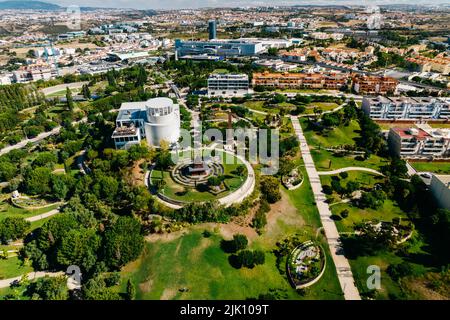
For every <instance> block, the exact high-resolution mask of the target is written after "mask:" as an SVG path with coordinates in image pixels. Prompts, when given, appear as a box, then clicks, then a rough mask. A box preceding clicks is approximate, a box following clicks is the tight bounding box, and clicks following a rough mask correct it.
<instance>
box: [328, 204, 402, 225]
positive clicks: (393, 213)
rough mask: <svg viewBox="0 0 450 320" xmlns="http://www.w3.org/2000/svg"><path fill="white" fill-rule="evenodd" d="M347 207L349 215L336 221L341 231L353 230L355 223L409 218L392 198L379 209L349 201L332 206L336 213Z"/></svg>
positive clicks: (332, 210) (333, 211)
mask: <svg viewBox="0 0 450 320" xmlns="http://www.w3.org/2000/svg"><path fill="white" fill-rule="evenodd" d="M344 209H347V210H348V211H349V214H348V217H347V218H345V219H342V220H339V221H336V227H337V228H338V231H339V232H353V226H354V224H355V223H360V222H366V221H375V220H376V221H392V219H393V218H399V217H400V218H402V219H407V216H406V213H405V212H403V211H402V210H401V209H400V208H399V207H398V205H397V204H395V203H394V202H393V201H392V200H386V201H385V202H384V204H383V206H382V207H381V208H379V209H376V210H374V209H370V208H365V209H360V208H358V207H355V206H353V205H351V204H349V203H340V204H336V205H333V206H331V212H332V213H333V214H335V215H339V213H340V212H341V211H342V210H344Z"/></svg>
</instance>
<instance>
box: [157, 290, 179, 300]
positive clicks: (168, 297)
mask: <svg viewBox="0 0 450 320" xmlns="http://www.w3.org/2000/svg"><path fill="white" fill-rule="evenodd" d="M176 294H177V290H175V289H171V288H166V289H164V291H163V293H162V295H161V297H160V300H171V299H172V298H173V297H175V296H176Z"/></svg>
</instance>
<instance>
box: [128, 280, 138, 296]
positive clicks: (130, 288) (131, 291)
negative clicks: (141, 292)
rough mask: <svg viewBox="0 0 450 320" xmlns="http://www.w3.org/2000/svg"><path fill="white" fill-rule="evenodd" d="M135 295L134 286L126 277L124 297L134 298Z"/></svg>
mask: <svg viewBox="0 0 450 320" xmlns="http://www.w3.org/2000/svg"><path fill="white" fill-rule="evenodd" d="M135 296H136V288H135V287H134V285H133V283H132V282H131V280H130V279H128V282H127V293H126V299H127V300H134V297H135Z"/></svg>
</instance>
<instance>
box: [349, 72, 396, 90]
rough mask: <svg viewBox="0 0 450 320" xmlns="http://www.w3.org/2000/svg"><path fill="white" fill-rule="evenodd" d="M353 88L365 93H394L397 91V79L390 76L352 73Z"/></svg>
mask: <svg viewBox="0 0 450 320" xmlns="http://www.w3.org/2000/svg"><path fill="white" fill-rule="evenodd" d="M352 82H353V89H354V90H355V92H356V93H359V94H366V95H378V94H381V95H386V94H394V93H395V92H396V91H397V85H398V80H397V79H394V78H391V77H378V76H366V75H360V74H357V75H354V76H353V78H352Z"/></svg>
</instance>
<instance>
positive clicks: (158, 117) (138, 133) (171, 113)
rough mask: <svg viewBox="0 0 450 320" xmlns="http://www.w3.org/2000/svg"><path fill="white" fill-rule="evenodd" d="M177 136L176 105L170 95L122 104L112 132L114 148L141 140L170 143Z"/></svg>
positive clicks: (153, 144) (151, 142)
mask: <svg viewBox="0 0 450 320" xmlns="http://www.w3.org/2000/svg"><path fill="white" fill-rule="evenodd" d="M179 138H180V108H179V105H178V104H175V103H174V102H173V101H172V99H170V98H154V99H150V100H148V101H144V102H126V103H122V105H121V107H120V109H119V114H118V116H117V119H116V129H115V130H114V133H113V135H112V139H113V140H114V144H115V146H116V148H117V149H121V148H128V147H129V146H130V145H132V144H137V143H140V142H141V140H143V139H145V140H146V141H147V143H148V144H149V145H150V146H155V147H159V146H160V143H161V141H166V142H168V143H169V144H170V145H174V144H176V143H177V142H178V139H179Z"/></svg>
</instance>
